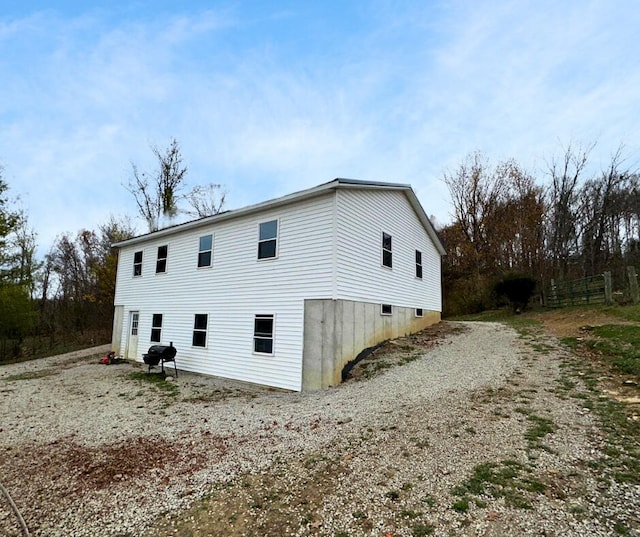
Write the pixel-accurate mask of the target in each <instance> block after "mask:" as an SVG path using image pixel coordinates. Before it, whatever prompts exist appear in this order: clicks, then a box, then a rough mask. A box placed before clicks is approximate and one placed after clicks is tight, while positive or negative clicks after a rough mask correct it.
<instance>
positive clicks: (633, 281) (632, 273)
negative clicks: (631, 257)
mask: <svg viewBox="0 0 640 537" xmlns="http://www.w3.org/2000/svg"><path fill="white" fill-rule="evenodd" d="M627 275H628V276H629V292H630V294H631V300H633V303H634V304H637V303H638V302H640V294H639V293H638V275H637V274H636V268H635V267H627Z"/></svg>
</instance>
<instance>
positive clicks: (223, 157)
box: [0, 1, 640, 243]
mask: <svg viewBox="0 0 640 537" xmlns="http://www.w3.org/2000/svg"><path fill="white" fill-rule="evenodd" d="M372 6H373V7H369V8H365V7H361V8H360V9H359V10H353V11H349V12H347V11H346V10H344V12H343V11H341V9H340V8H336V9H334V10H333V12H332V14H331V15H330V14H329V13H330V10H329V8H327V9H326V10H324V11H323V12H322V13H323V16H326V17H329V16H331V17H334V18H335V19H327V20H320V21H318V20H304V21H303V19H302V18H301V14H300V13H299V10H301V9H305V8H303V7H298V6H297V5H296V6H293V7H290V8H289V10H287V11H286V12H283V13H279V12H277V11H274V12H273V13H270V12H268V10H267V11H266V13H258V12H255V13H250V14H245V13H242V12H241V11H240V8H235V9H234V10H231V9H230V10H226V11H219V10H218V11H216V10H212V11H202V12H199V13H198V12H193V10H192V11H191V12H190V13H186V12H180V10H179V8H176V12H175V14H174V15H168V16H162V15H156V16H155V17H154V18H147V19H145V20H142V19H136V18H132V19H130V20H126V21H124V20H118V19H116V22H115V24H114V22H113V20H111V19H110V18H109V17H106V16H103V15H101V14H100V13H99V12H94V13H92V14H89V15H84V16H80V17H77V18H75V19H65V18H62V17H61V16H59V15H55V14H52V13H46V12H45V13H42V14H39V15H34V16H33V17H29V18H25V19H22V20H13V21H11V22H4V23H3V22H2V21H0V43H2V44H3V45H6V47H8V48H7V50H10V51H12V52H15V54H12V56H11V58H9V57H8V56H7V57H3V56H1V55H0V70H2V71H3V73H8V75H7V76H6V77H5V78H6V80H4V81H3V85H2V87H1V88H0V121H1V122H2V123H1V124H2V129H0V162H3V163H4V164H5V166H6V168H7V176H8V178H9V179H10V180H11V182H12V187H13V188H14V189H15V190H16V191H17V192H16V193H20V192H22V193H26V192H28V193H29V196H28V201H29V203H28V204H27V209H28V210H29V212H30V214H31V216H32V220H33V221H34V225H35V226H36V228H37V230H38V231H39V232H40V235H41V241H42V242H44V243H47V242H49V241H50V240H51V239H52V237H53V236H54V235H55V234H57V233H59V232H61V231H65V230H68V231H76V230H77V229H79V228H80V227H90V228H91V227H96V226H97V224H98V223H100V222H103V221H104V220H105V219H106V217H107V216H108V214H109V213H116V214H119V213H129V214H132V213H133V212H134V209H135V207H134V205H133V202H132V200H131V199H130V195H129V194H128V193H127V192H126V191H125V190H124V189H123V188H122V187H121V186H120V185H121V183H122V182H123V181H126V178H127V176H128V174H129V173H130V161H134V162H136V163H137V164H139V165H140V167H141V168H143V169H146V168H148V167H151V166H152V165H153V162H152V155H151V152H150V151H149V144H150V143H153V144H157V145H158V146H160V147H163V146H165V145H166V144H167V143H168V141H169V138H170V137H172V136H175V137H176V138H177V139H178V140H179V141H180V144H181V147H182V149H183V153H184V155H185V157H186V159H187V163H188V164H189V166H190V177H191V179H192V180H193V181H194V182H201V183H205V182H211V181H214V182H219V183H224V184H227V187H228V189H229V200H230V204H231V206H239V205H244V204H247V203H253V202H256V201H261V200H264V199H266V198H268V197H271V196H276V195H280V194H285V193H287V192H290V191H293V190H296V189H299V188H303V187H306V186H311V185H314V184H317V183H320V182H324V181H328V180H330V179H332V178H334V177H336V176H340V177H353V178H360V179H371V180H397V181H399V182H403V183H412V184H413V185H414V187H415V188H416V190H417V192H418V194H419V196H420V198H421V199H422V200H423V203H424V205H425V209H426V211H427V213H433V214H435V215H436V216H437V218H438V220H440V221H441V222H444V221H446V220H447V219H448V213H449V209H448V204H447V193H446V189H445V187H444V185H443V183H442V182H441V180H440V178H441V176H442V173H443V171H444V170H445V169H447V168H453V167H455V166H457V164H458V163H459V162H460V161H461V160H462V158H464V156H465V155H466V154H467V153H469V152H470V151H473V150H475V149H482V150H484V151H486V152H487V153H488V154H489V155H490V156H491V157H492V159H502V158H508V157H515V158H516V159H518V160H519V161H520V162H521V163H522V164H523V165H524V166H527V167H532V166H534V165H539V164H541V160H542V159H543V158H544V157H548V156H549V154H550V153H551V152H553V151H557V148H558V141H560V142H562V143H568V142H569V141H570V140H571V139H573V140H584V141H587V142H588V141H590V140H595V139H598V140H600V143H599V144H598V146H597V147H598V151H599V152H600V153H598V154H602V155H605V157H604V158H606V157H607V156H608V155H609V153H610V152H611V150H612V148H615V147H617V145H618V144H619V143H620V142H628V143H630V144H636V145H635V146H633V145H630V150H632V151H637V150H638V146H637V143H638V142H637V140H638V127H637V125H636V118H637V117H638V115H639V112H640V110H638V108H639V104H638V100H637V98H636V96H635V93H636V88H637V87H638V85H639V82H640V59H639V58H638V57H637V55H636V54H634V51H635V48H634V46H635V39H636V37H635V35H636V28H637V27H638V26H639V24H638V23H640V13H639V11H640V10H639V9H638V8H636V7H635V3H634V2H622V1H621V2H616V3H615V4H611V3H610V2H605V1H591V2H573V1H570V2H560V3H558V2H536V3H532V2H498V1H495V2H490V1H486V2H476V3H469V2H452V3H447V4H431V3H425V4H423V3H416V4H413V5H411V4H406V5H405V9H404V10H400V9H399V8H398V6H396V5H393V6H392V5H390V4H387V3H385V2H379V3H374V4H372ZM406 6H409V7H406ZM307 9H311V8H307ZM318 9H319V8H318ZM263 11H265V10H263ZM348 17H351V19H348ZM301 21H303V22H304V23H305V25H306V26H305V25H302V26H300V27H298V26H296V25H300V24H301ZM287 25H289V26H287ZM281 30H286V35H282V38H281V39H278V38H277V37H279V35H278V32H279V31H281ZM9 172H10V173H9Z"/></svg>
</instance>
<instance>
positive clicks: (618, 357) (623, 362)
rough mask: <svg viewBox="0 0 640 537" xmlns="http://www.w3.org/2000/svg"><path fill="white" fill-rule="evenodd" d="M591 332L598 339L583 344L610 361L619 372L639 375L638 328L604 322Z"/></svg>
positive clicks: (639, 344) (639, 329) (639, 332)
mask: <svg viewBox="0 0 640 537" xmlns="http://www.w3.org/2000/svg"><path fill="white" fill-rule="evenodd" d="M591 332H592V333H593V334H594V335H595V336H597V337H598V338H599V339H596V340H586V342H585V344H586V345H587V346H588V347H589V348H590V349H591V350H593V351H595V352H597V353H598V354H600V355H601V356H603V357H604V358H605V359H607V360H608V361H610V362H611V364H613V366H614V367H616V368H617V369H618V370H619V371H620V372H621V373H624V374H630V375H636V376H638V377H640V328H639V327H637V326H632V325H619V324H606V325H602V326H595V327H593V329H592V330H591Z"/></svg>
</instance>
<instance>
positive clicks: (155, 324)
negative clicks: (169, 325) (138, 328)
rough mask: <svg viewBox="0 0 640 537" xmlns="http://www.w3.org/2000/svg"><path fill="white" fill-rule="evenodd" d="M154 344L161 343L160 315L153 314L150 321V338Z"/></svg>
mask: <svg viewBox="0 0 640 537" xmlns="http://www.w3.org/2000/svg"><path fill="white" fill-rule="evenodd" d="M150 340H151V341H152V342H154V343H160V341H162V313H154V314H153V318H152V319H151V338H150Z"/></svg>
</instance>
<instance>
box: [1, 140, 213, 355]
mask: <svg viewBox="0 0 640 537" xmlns="http://www.w3.org/2000/svg"><path fill="white" fill-rule="evenodd" d="M151 150H152V152H153V154H154V157H155V161H156V169H155V170H153V171H151V172H141V171H139V169H138V167H137V166H136V165H135V164H133V163H132V164H131V170H132V171H131V176H130V178H129V181H128V183H127V184H126V185H124V187H125V188H126V189H127V190H128V191H129V192H130V193H131V194H132V196H133V197H134V199H135V201H136V204H137V208H138V216H140V217H141V218H142V219H143V220H144V222H145V223H146V225H147V228H148V230H149V231H155V230H157V229H159V228H161V227H164V226H166V225H170V224H172V223H174V222H175V220H176V218H177V217H180V216H182V217H185V218H187V217H204V216H209V215H212V214H217V213H218V212H220V211H221V210H222V208H223V206H224V202H225V192H224V190H223V189H222V187H221V186H220V185H218V184H207V185H204V186H202V185H197V186H195V187H193V188H192V189H191V190H188V191H187V190H186V184H185V183H186V176H187V166H186V164H185V163H184V158H183V156H182V153H181V150H180V147H179V144H178V142H177V141H176V140H175V139H172V140H171V141H170V143H169V146H168V147H167V149H166V150H161V149H159V148H158V147H156V146H152V147H151ZM135 234H136V229H135V226H134V225H133V223H132V220H131V218H130V217H129V216H124V217H120V218H116V217H113V216H112V217H110V219H109V220H108V221H107V222H105V223H103V224H101V225H99V226H98V229H95V230H89V229H81V230H79V231H77V232H75V233H73V232H65V233H62V234H61V235H60V236H59V237H57V238H56V240H55V241H54V244H52V245H51V247H50V249H49V250H48V252H47V253H46V254H45V255H44V257H43V258H41V259H38V256H37V253H36V252H37V235H36V233H35V231H34V230H33V229H32V228H31V226H30V224H29V219H28V215H27V214H26V212H25V211H24V210H22V209H21V208H19V204H18V203H16V201H15V200H13V199H11V197H10V189H9V184H8V182H7V181H6V180H5V179H4V176H3V168H2V167H1V166H0V305H1V306H0V362H2V361H10V360H15V359H22V358H25V357H31V356H40V355H47V354H51V353H53V352H64V351H66V350H72V349H74V348H79V347H86V346H90V345H93V344H95V345H98V344H101V343H106V342H108V341H109V340H110V339H111V330H112V322H113V302H114V295H115V282H116V270H117V264H118V252H117V250H116V249H114V248H113V246H112V245H113V244H114V243H116V242H119V241H122V240H126V239H128V238H131V237H133V236H134V235H135Z"/></svg>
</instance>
